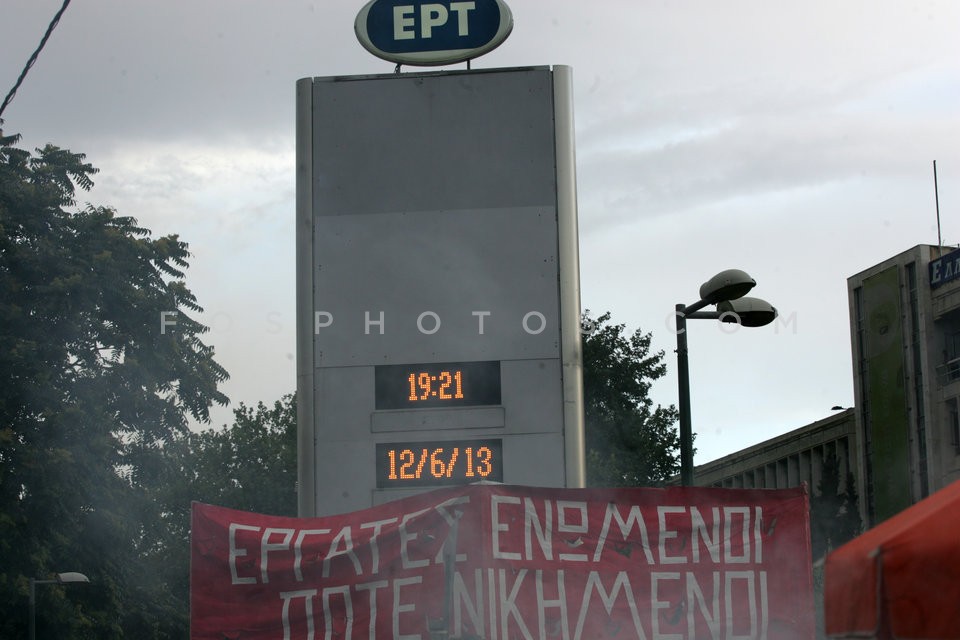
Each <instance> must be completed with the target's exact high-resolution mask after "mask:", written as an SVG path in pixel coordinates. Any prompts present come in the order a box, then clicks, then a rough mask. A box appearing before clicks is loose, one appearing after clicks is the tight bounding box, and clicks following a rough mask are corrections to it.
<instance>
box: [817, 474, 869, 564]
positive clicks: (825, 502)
mask: <svg viewBox="0 0 960 640" xmlns="http://www.w3.org/2000/svg"><path fill="white" fill-rule="evenodd" d="M862 529H863V524H862V523H861V522H860V511H859V505H858V496H857V485H856V482H855V481H854V478H853V474H852V473H850V472H847V475H846V478H844V482H843V484H842V485H841V483H840V460H839V459H838V458H837V456H836V455H830V456H825V457H824V459H823V467H822V469H821V476H820V483H819V484H818V485H817V494H816V495H812V496H811V497H810V545H811V549H812V552H813V558H814V559H815V560H816V559H818V558H822V557H823V556H825V555H826V554H827V553H828V552H830V551H831V550H833V549H836V548H837V547H839V546H840V545H842V544H844V543H845V542H848V541H850V540H852V539H853V538H855V537H856V536H858V535H860V532H861V531H862Z"/></svg>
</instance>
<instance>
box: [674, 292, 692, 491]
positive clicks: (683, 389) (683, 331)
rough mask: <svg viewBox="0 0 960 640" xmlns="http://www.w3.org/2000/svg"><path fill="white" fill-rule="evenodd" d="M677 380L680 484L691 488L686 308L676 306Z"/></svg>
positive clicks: (690, 425) (680, 305) (684, 306)
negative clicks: (678, 387) (678, 393)
mask: <svg viewBox="0 0 960 640" xmlns="http://www.w3.org/2000/svg"><path fill="white" fill-rule="evenodd" d="M676 310H677V312H676V316H677V378H678V383H679V386H680V400H679V402H680V484H681V485H682V486H684V487H690V486H693V426H692V423H691V420H690V367H689V363H688V361H687V307H686V305H682V304H678V305H677V306H676Z"/></svg>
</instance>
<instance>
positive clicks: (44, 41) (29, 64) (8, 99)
mask: <svg viewBox="0 0 960 640" xmlns="http://www.w3.org/2000/svg"><path fill="white" fill-rule="evenodd" d="M69 4H70V0H63V6H62V7H60V10H59V11H57V14H56V15H55V16H53V20H51V21H50V25H49V26H48V27H47V32H46V33H44V34H43V38H42V39H41V40H40V45H39V46H38V47H37V50H36V51H34V52H33V55H32V56H30V59H29V60H27V64H26V65H24V67H23V71H21V72H20V77H19V78H17V82H16V84H14V85H13V88H12V89H10V93H8V94H7V97H6V98H4V99H3V104H2V105H0V116H3V111H4V109H6V108H7V105H8V104H10V103H11V102H13V96H15V95H17V89H19V88H20V85H21V84H23V80H24V78H26V77H27V72H28V71H30V67H32V66H33V63H34V62H36V61H37V56H39V55H40V52H41V51H42V50H43V47H44V46H45V45H46V44H47V40H49V39H50V34H51V33H53V30H54V29H56V28H57V24H58V23H59V22H60V16H62V15H63V12H64V11H66V10H67V6H68V5H69Z"/></svg>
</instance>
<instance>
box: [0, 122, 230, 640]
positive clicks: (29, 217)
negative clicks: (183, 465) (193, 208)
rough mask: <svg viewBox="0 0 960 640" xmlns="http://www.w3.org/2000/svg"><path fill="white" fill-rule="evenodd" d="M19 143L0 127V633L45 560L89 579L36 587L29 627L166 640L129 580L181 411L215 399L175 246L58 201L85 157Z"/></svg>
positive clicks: (45, 568)
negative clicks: (23, 146)
mask: <svg viewBox="0 0 960 640" xmlns="http://www.w3.org/2000/svg"><path fill="white" fill-rule="evenodd" d="M17 142H18V137H17V136H3V135H2V133H0V514H2V515H0V637H4V638H15V637H24V636H25V635H26V626H27V616H26V600H27V591H28V589H27V587H28V580H29V578H30V577H34V578H47V577H49V576H50V574H51V573H52V572H55V571H81V572H83V573H85V574H87V575H88V576H89V578H90V580H91V584H90V585H71V586H70V587H69V588H61V587H59V586H46V585H44V586H41V587H39V588H38V593H37V598H38V605H39V606H38V610H39V611H42V613H43V615H42V616H38V619H37V635H38V637H62V638H119V637H122V636H124V635H126V636H127V637H144V638H148V637H173V636H170V635H165V634H164V632H163V627H164V624H165V623H164V619H163V616H164V614H165V606H166V604H167V602H166V600H165V598H164V597H163V594H162V592H161V591H158V590H157V589H156V587H155V585H154V584H153V583H151V582H150V581H149V580H144V579H143V575H144V572H143V568H142V560H143V558H144V557H146V555H147V554H148V553H149V551H150V550H151V548H152V545H154V543H155V541H156V540H157V539H159V537H160V533H159V530H160V528H161V527H162V524H163V518H162V514H160V513H159V512H158V510H157V505H156V503H155V501H154V500H153V496H152V492H153V491H154V489H155V486H156V484H157V482H158V481H160V479H161V478H162V477H163V475H164V473H165V468H166V464H167V456H166V448H167V447H168V446H169V445H170V444H171V443H173V442H175V441H176V439H177V437H178V436H179V435H181V434H184V433H186V432H187V416H192V417H193V418H195V419H197V420H200V421H208V420H209V407H210V406H211V404H212V403H213V402H217V403H221V404H223V403H226V401H227V399H226V397H225V396H224V395H223V394H222V393H220V392H219V391H218V390H217V385H218V384H219V383H220V382H222V381H223V380H224V379H226V377H227V374H226V372H225V371H224V370H223V368H222V367H220V365H218V364H217V363H216V362H215V361H214V359H213V349H212V348H211V347H208V346H207V345H205V344H204V343H203V342H202V341H201V339H200V336H201V335H202V334H203V333H204V332H206V330H207V329H206V328H205V327H203V326H202V325H200V324H199V323H198V322H196V321H195V320H194V319H192V318H191V317H190V315H189V314H190V313H196V312H199V311H200V310H201V309H200V307H199V306H198V304H197V301H196V299H195V298H194V296H193V295H192V294H191V293H190V291H189V289H187V287H186V285H185V284H184V282H183V276H184V270H185V269H186V267H187V261H188V258H189V252H188V250H187V245H186V244H185V243H184V242H182V241H180V240H179V238H177V236H166V237H162V238H158V239H153V238H151V237H150V232H149V231H148V230H147V229H144V228H142V227H139V226H138V225H137V222H136V220H135V219H133V218H131V217H126V216H119V215H117V213H116V212H115V211H113V210H112V209H110V208H108V207H94V206H91V205H87V206H86V207H84V208H82V209H80V210H77V211H68V210H66V209H65V208H67V207H73V206H74V204H75V195H76V194H75V192H76V188H77V187H79V188H81V189H89V188H90V186H91V185H92V184H93V183H92V176H93V175H94V174H95V173H96V170H95V169H94V168H93V167H92V166H91V165H90V164H88V163H86V162H84V156H83V155H82V154H75V153H71V152H69V151H66V150H63V149H59V148H57V147H54V146H50V145H48V146H46V147H45V148H43V149H37V150H36V153H35V154H31V153H29V152H26V151H24V150H21V149H18V148H16V147H15V146H14V145H15V144H16V143H17ZM164 312H166V313H170V314H173V315H171V316H168V318H172V319H173V320H174V321H175V322H176V324H175V325H173V326H167V327H166V328H165V330H162V329H161V320H162V317H163V316H162V315H161V314H162V313H164ZM141 633H142V635H140V634H141Z"/></svg>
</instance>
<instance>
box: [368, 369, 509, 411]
mask: <svg viewBox="0 0 960 640" xmlns="http://www.w3.org/2000/svg"><path fill="white" fill-rule="evenodd" d="M374 385H375V391H376V405H375V406H376V408H377V409H378V410H382V409H417V408H421V407H469V406H477V405H498V404H500V361H499V360H489V361H483V362H441V363H434V364H407V365H378V366H376V367H374Z"/></svg>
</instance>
